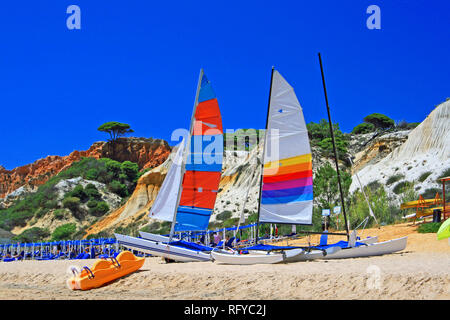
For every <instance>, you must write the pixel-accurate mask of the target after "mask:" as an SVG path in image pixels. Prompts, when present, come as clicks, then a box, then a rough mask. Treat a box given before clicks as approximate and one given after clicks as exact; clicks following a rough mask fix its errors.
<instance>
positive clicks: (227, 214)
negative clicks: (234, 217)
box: [216, 210, 231, 221]
mask: <svg viewBox="0 0 450 320" xmlns="http://www.w3.org/2000/svg"><path fill="white" fill-rule="evenodd" d="M229 218H231V211H228V210H225V211H222V212H221V213H218V214H217V216H216V220H221V221H225V220H227V219H229Z"/></svg>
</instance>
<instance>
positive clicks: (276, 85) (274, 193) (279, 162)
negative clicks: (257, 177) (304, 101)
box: [259, 70, 313, 224]
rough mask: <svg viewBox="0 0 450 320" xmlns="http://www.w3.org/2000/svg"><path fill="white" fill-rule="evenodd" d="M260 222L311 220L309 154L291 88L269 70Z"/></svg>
mask: <svg viewBox="0 0 450 320" xmlns="http://www.w3.org/2000/svg"><path fill="white" fill-rule="evenodd" d="M263 161H264V172H263V185H262V192H261V199H260V201H261V204H260V218H259V221H260V222H264V223H288V224H311V223H312V206H313V193H312V158H311V148H310V145H309V138H308V130H307V128H306V123H305V120H304V117H303V112H302V107H301V106H300V103H299V102H298V100H297V96H296V95H295V92H294V89H293V88H292V87H291V86H290V85H289V83H287V82H286V80H285V79H284V78H283V77H282V76H281V75H280V73H279V72H278V71H276V70H274V71H273V78H272V86H271V98H270V105H269V116H268V123H267V131H266V139H265V148H264V160H263Z"/></svg>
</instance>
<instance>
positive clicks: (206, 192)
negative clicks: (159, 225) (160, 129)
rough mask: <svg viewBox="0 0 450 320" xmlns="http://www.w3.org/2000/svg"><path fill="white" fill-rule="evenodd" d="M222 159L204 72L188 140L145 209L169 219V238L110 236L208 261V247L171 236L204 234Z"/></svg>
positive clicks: (215, 109)
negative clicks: (201, 232) (155, 195)
mask: <svg viewBox="0 0 450 320" xmlns="http://www.w3.org/2000/svg"><path fill="white" fill-rule="evenodd" d="M222 160H223V128H222V118H221V114H220V109H219V104H218V102H217V98H216V95H215V93H214V91H213V88H212V86H211V82H210V81H209V80H208V79H207V78H206V76H205V74H204V72H203V69H202V70H200V76H199V80H198V85H197V93H196V97H195V102H194V110H193V113H192V118H191V126H190V132H189V136H188V137H187V139H186V142H185V140H183V141H182V142H181V143H180V145H179V146H178V149H177V152H176V153H175V156H174V158H173V163H172V165H171V167H170V168H169V171H168V173H167V175H166V178H165V179H164V182H163V184H162V186H161V189H160V191H159V193H158V195H157V197H156V199H155V202H154V204H153V206H152V208H151V209H150V214H149V217H150V218H156V219H159V220H164V221H170V222H172V224H171V230H170V235H169V237H166V236H162V235H156V234H151V233H144V232H142V233H141V237H142V238H136V237H131V236H126V235H120V234H115V236H116V238H117V240H118V242H119V244H121V245H123V246H125V247H127V248H130V249H133V250H138V251H142V252H145V253H149V254H151V255H154V256H160V257H163V258H166V259H169V260H173V261H178V262H189V261H210V259H211V257H210V254H209V252H210V251H211V250H212V248H211V247H208V246H203V245H200V244H196V243H192V242H188V241H183V240H182V239H175V238H174V233H175V232H182V231H203V230H206V229H207V228H208V223H209V219H210V217H211V214H212V211H213V209H214V204H215V201H216V197H217V193H218V189H219V182H220V177H221V171H222Z"/></svg>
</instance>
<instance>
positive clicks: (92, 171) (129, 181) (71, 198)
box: [0, 158, 139, 241]
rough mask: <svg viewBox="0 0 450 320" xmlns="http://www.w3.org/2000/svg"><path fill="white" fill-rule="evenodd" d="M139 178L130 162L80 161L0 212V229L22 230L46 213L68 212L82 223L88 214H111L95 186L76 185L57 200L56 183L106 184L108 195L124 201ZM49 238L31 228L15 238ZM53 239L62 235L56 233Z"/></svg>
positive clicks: (38, 230) (58, 214)
mask: <svg viewBox="0 0 450 320" xmlns="http://www.w3.org/2000/svg"><path fill="white" fill-rule="evenodd" d="M138 177H139V171H138V166H137V164H135V163H132V162H130V161H124V162H122V163H120V162H118V161H115V160H111V159H108V158H102V159H95V158H82V160H80V161H78V162H74V163H73V164H72V165H71V166H70V167H69V168H67V169H65V170H63V171H61V172H60V173H59V174H57V175H56V176H54V177H52V178H51V179H49V180H48V181H47V182H46V183H45V184H43V185H41V186H40V187H39V188H38V189H37V191H36V192H34V193H30V194H27V195H25V196H24V197H22V198H19V199H17V200H16V201H15V202H14V203H13V204H12V205H11V206H9V207H8V208H4V209H0V227H1V228H4V229H5V230H12V229H13V228H15V227H25V226H26V225H27V223H29V222H30V221H33V220H36V219H39V218H42V217H44V216H45V215H46V214H48V213H49V212H53V215H54V217H55V218H57V219H61V218H62V217H64V215H65V212H64V209H66V210H69V211H70V213H71V214H72V215H73V217H74V218H75V219H77V220H83V219H84V218H85V217H86V216H87V215H91V216H95V217H100V216H103V215H104V214H106V213H108V212H109V211H110V206H109V204H108V203H107V202H106V201H105V200H102V194H101V193H100V191H99V190H98V188H97V187H96V186H95V185H94V184H92V183H89V184H87V185H86V186H85V187H83V186H82V185H81V184H78V185H77V186H75V187H74V188H73V189H72V190H71V191H68V192H65V193H64V195H63V196H62V198H60V196H59V192H61V190H59V189H58V188H57V185H58V183H60V182H61V181H63V180H68V179H73V178H82V179H85V180H91V181H96V182H100V183H102V184H104V185H106V188H107V190H108V191H109V192H111V193H115V194H117V195H118V196H120V197H121V198H125V197H127V196H128V195H129V194H130V193H132V192H133V190H134V188H135V186H136V182H137V179H138ZM86 207H87V209H85V208H86ZM66 228H69V227H66ZM72 229H73V228H72V227H70V230H72ZM74 233H75V231H73V232H72V233H71V234H74ZM49 235H50V234H49V233H48V230H44V229H41V228H36V227H34V228H31V229H28V230H25V231H24V232H22V234H21V235H19V236H18V239H22V240H27V239H28V240H33V241H37V240H38V239H44V238H47V237H48V236H49ZM52 237H53V236H52ZM56 237H61V236H59V235H58V234H57V235H56ZM53 238H55V237H53Z"/></svg>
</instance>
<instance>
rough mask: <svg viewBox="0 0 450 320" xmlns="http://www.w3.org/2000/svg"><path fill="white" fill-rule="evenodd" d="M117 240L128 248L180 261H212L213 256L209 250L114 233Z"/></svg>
mask: <svg viewBox="0 0 450 320" xmlns="http://www.w3.org/2000/svg"><path fill="white" fill-rule="evenodd" d="M114 235H115V236H116V239H117V242H118V243H119V244H120V245H123V246H124V247H126V248H129V249H132V250H137V251H141V252H144V253H148V254H151V255H152V256H157V257H163V258H167V259H170V260H174V261H178V262H195V261H210V260H211V256H210V254H209V252H207V253H205V252H202V251H195V250H189V249H186V248H180V247H176V246H171V245H168V244H166V243H162V242H155V241H151V240H146V239H141V238H135V237H130V236H125V235H121V234H117V233H116V234H114Z"/></svg>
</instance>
